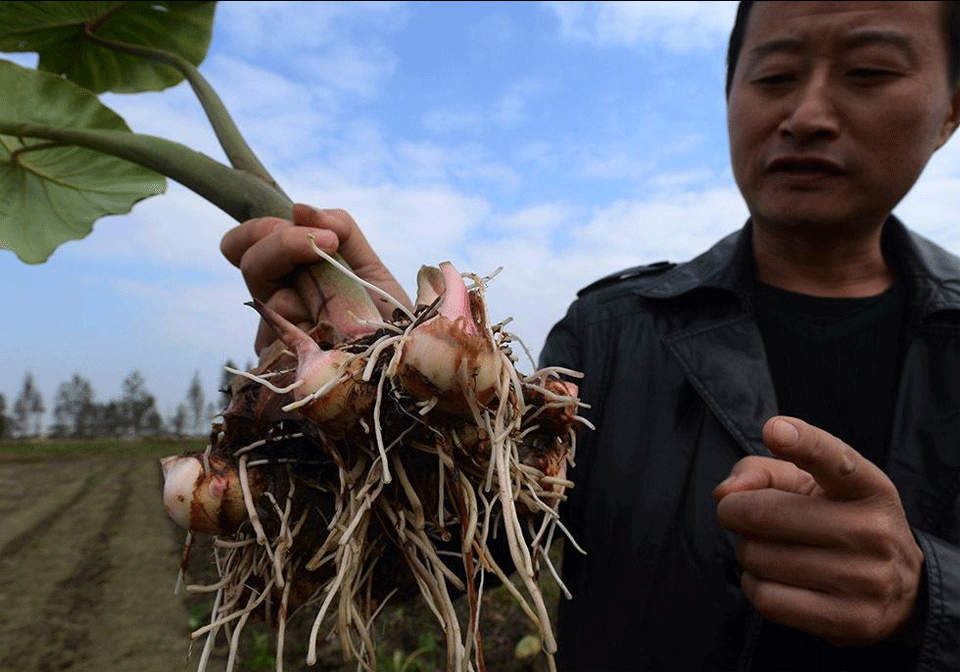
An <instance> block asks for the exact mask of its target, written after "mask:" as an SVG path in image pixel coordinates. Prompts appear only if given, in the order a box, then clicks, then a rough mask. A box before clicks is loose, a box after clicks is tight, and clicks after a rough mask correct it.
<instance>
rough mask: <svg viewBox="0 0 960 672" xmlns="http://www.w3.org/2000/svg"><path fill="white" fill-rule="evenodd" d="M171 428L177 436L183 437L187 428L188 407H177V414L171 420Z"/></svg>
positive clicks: (182, 405)
mask: <svg viewBox="0 0 960 672" xmlns="http://www.w3.org/2000/svg"><path fill="white" fill-rule="evenodd" d="M170 427H171V429H173V433H174V434H176V435H177V436H183V430H184V429H186V427H187V407H186V405H185V404H179V405H178V406H177V412H176V413H175V414H174V415H173V417H172V418H170Z"/></svg>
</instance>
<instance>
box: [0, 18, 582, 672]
mask: <svg viewBox="0 0 960 672" xmlns="http://www.w3.org/2000/svg"><path fill="white" fill-rule="evenodd" d="M213 19H214V3H212V2H163V1H158V2H0V51H7V52H25V51H32V52H37V53H38V54H39V60H38V66H37V68H36V69H31V68H24V67H20V66H18V65H15V64H13V63H11V62H7V61H0V92H2V94H3V95H0V240H5V241H7V243H8V244H9V245H10V246H11V247H12V248H13V250H14V252H15V253H16V254H17V255H18V256H19V257H20V258H21V259H22V260H23V261H25V262H28V263H40V262H43V261H45V260H46V259H47V258H48V257H49V256H50V254H51V253H52V252H53V251H54V250H55V249H56V248H57V246H58V245H60V244H62V243H63V242H64V241H66V240H70V239H76V238H82V237H83V236H85V235H87V234H88V233H89V232H90V231H91V228H92V226H93V223H94V222H95V221H96V220H97V219H98V218H99V217H102V216H104V215H108V214H121V213H125V212H128V211H129V210H130V209H131V208H132V206H133V205H134V204H135V203H137V202H138V201H140V200H142V199H144V198H147V197H148V196H152V195H155V194H158V193H160V192H162V191H163V190H164V187H165V178H171V179H174V180H176V181H178V182H180V183H182V184H183V185H185V186H186V187H188V188H190V189H192V190H193V191H195V192H196V193H198V194H199V195H201V196H202V197H203V198H205V199H207V200H208V201H210V202H212V203H213V204H215V205H217V206H218V207H220V208H221V209H222V210H224V211H225V212H226V213H227V214H229V215H230V216H231V217H233V218H234V219H236V220H237V221H244V220H246V219H249V218H252V217H257V216H264V215H275V216H280V217H286V218H289V217H290V216H291V214H292V202H291V200H290V199H289V198H288V197H287V196H286V195H285V194H284V193H283V191H282V190H281V189H280V188H279V187H278V186H277V184H276V183H275V181H274V180H273V178H272V177H271V176H270V174H269V173H268V172H267V170H266V168H264V166H263V165H262V164H261V163H260V161H259V160H258V159H257V158H256V156H254V154H253V152H252V151H251V149H250V147H249V146H248V144H247V143H246V142H245V141H244V139H243V137H242V136H241V134H240V132H239V131H238V130H237V128H236V126H235V124H234V123H233V121H232V120H231V118H230V115H229V114H228V113H227V110H226V109H225V107H224V105H223V103H222V102H221V100H220V98H219V97H218V95H217V94H216V93H215V92H214V91H213V89H212V88H211V87H210V85H209V84H208V82H207V81H206V80H205V79H204V77H203V76H202V75H201V74H200V72H199V70H198V65H199V64H200V63H201V62H202V60H203V58H204V56H205V54H206V51H207V48H208V46H209V43H210V36H211V28H212V25H213ZM184 80H186V81H187V82H188V83H189V85H190V86H191V87H192V89H193V91H194V92H195V93H196V96H197V98H198V100H199V101H200V104H201V105H202V106H203V109H204V110H205V112H206V114H207V117H208V118H209V120H210V124H211V126H212V128H213V131H214V132H215V134H216V136H217V138H218V139H219V142H220V144H221V146H222V147H223V150H224V152H225V154H226V156H227V158H228V161H229V165H227V164H224V163H221V162H218V161H215V160H213V159H211V158H209V157H207V156H205V155H203V154H200V153H199V152H197V151H195V150H193V149H191V148H189V147H186V146H184V145H183V144H180V143H177V142H175V141H173V140H168V139H164V138H159V137H154V136H149V135H144V134H140V133H135V132H133V131H131V130H130V128H129V127H128V126H127V125H126V123H125V122H124V121H123V119H121V118H120V117H119V116H118V115H117V114H115V113H114V112H112V111H111V110H109V109H108V108H107V107H106V106H104V105H103V104H102V103H101V102H100V100H99V99H98V97H97V96H98V94H100V93H102V92H105V91H113V92H121V93H137V92H141V91H155V90H163V89H165V88H167V87H170V86H173V85H175V84H177V83H179V82H182V81H184ZM315 249H316V251H317V254H318V263H317V265H315V266H312V267H310V268H309V269H305V270H304V271H302V272H301V273H300V278H298V287H299V289H300V291H301V293H302V294H304V295H305V296H304V298H305V300H307V301H308V303H312V304H313V305H312V306H309V307H311V308H312V309H313V313H314V315H315V316H316V318H317V319H316V321H315V327H314V328H313V329H312V330H311V331H310V332H309V333H307V332H303V331H301V330H300V329H298V328H297V327H296V326H295V325H292V324H290V323H288V322H287V321H286V320H285V319H284V318H283V317H282V316H280V315H278V314H276V313H274V312H273V311H272V310H270V309H269V308H268V307H267V306H264V305H262V304H259V303H258V302H255V304H254V307H255V308H256V309H257V310H258V311H259V312H260V314H261V316H262V317H263V319H264V320H265V321H266V322H267V323H268V324H270V326H271V327H272V328H273V329H274V331H275V332H276V334H277V336H278V341H277V342H276V343H275V344H274V347H272V348H270V349H268V351H267V352H266V353H265V354H264V356H263V357H262V362H261V365H260V366H259V367H258V368H257V369H256V370H254V371H252V372H240V371H237V372H235V373H236V374H237V377H236V378H235V379H234V380H233V382H231V391H232V401H231V404H230V407H229V408H228V409H226V410H225V411H224V413H223V417H222V421H221V422H218V423H216V424H215V425H214V426H213V427H212V431H211V442H210V445H208V446H207V448H206V449H205V450H201V451H196V452H193V453H190V454H186V455H180V456H171V457H169V458H165V459H164V460H162V465H163V469H164V473H165V476H166V483H165V487H164V504H165V506H166V507H167V511H168V513H170V515H171V517H173V518H174V519H175V520H176V521H177V522H179V523H180V524H182V525H183V526H184V527H186V528H188V530H189V531H188V536H187V543H186V545H185V546H186V548H185V553H186V552H188V551H189V548H190V546H191V541H192V537H193V535H194V534H208V535H212V536H214V537H216V543H215V544H214V547H215V549H216V560H217V568H218V570H219V572H220V576H221V578H220V580H219V581H218V582H217V583H216V584H215V585H213V586H209V587H205V588H200V590H206V591H209V592H212V593H214V594H215V598H214V607H213V610H212V614H211V616H210V622H209V623H208V624H207V625H205V626H202V627H198V628H197V629H196V630H195V631H194V632H193V634H192V637H193V638H194V639H199V638H204V637H205V639H206V644H205V646H204V648H203V652H202V653H201V655H200V662H199V666H198V667H199V669H201V670H202V669H204V668H205V666H206V662H207V661H208V659H209V656H210V652H211V647H212V646H213V642H214V641H215V639H216V637H217V636H218V633H223V632H229V633H232V634H231V635H230V636H229V644H230V653H229V659H228V669H233V668H234V665H235V662H236V660H235V658H236V655H237V652H238V650H239V649H238V641H239V639H238V638H239V635H240V633H241V631H242V630H243V626H244V624H245V623H246V621H247V619H248V618H249V617H250V616H251V614H252V613H253V612H255V611H258V612H265V614H262V615H264V616H265V617H266V618H267V619H268V621H269V622H271V623H273V624H275V627H276V630H277V634H276V642H277V643H276V655H275V656H274V660H275V661H276V663H277V666H278V668H279V666H280V665H281V664H282V661H283V646H284V645H283V642H284V632H285V627H286V619H287V615H288V614H291V613H293V612H295V611H298V610H305V609H308V608H309V609H312V611H313V614H314V617H313V618H314V621H313V627H312V629H311V634H310V638H309V642H308V643H307V644H308V654H307V662H308V663H311V664H312V663H315V662H316V660H317V644H318V642H319V641H320V640H321V639H322V638H323V636H324V633H326V632H328V631H330V629H331V626H329V625H328V623H327V621H328V620H331V619H333V620H335V621H336V624H335V625H334V626H332V629H333V631H334V632H335V633H336V635H337V637H338V639H339V641H340V643H341V645H342V648H343V651H344V654H345V656H346V657H347V658H351V659H354V660H357V661H359V664H360V666H361V667H362V668H365V669H374V668H375V667H376V664H377V663H376V657H377V645H376V643H375V642H374V641H373V633H374V630H373V628H372V623H373V621H374V619H375V617H376V616H377V614H378V613H379V612H380V610H381V609H382V608H383V605H384V604H385V603H386V602H387V601H388V600H390V599H392V598H394V597H397V598H399V597H406V596H410V595H413V594H417V593H419V594H420V595H421V596H422V598H423V599H424V600H425V601H426V603H427V604H428V606H429V607H430V609H431V611H432V612H433V614H434V615H435V617H436V618H437V619H438V621H439V622H440V623H441V625H442V627H443V633H444V637H445V642H444V644H445V647H444V648H445V651H444V653H445V657H446V668H447V670H448V671H450V672H453V671H459V672H470V671H472V670H474V669H478V670H483V669H484V663H483V651H482V633H480V632H479V625H478V623H479V609H480V605H481V603H482V601H481V591H482V588H483V584H484V576H493V577H496V579H498V580H499V581H501V582H502V583H504V585H505V586H507V587H508V588H510V589H511V590H510V594H511V596H512V597H513V598H514V599H515V600H516V601H517V602H518V604H520V606H521V607H522V610H523V612H524V614H525V615H526V616H527V617H528V618H529V619H530V620H531V621H533V622H534V623H535V624H536V626H537V631H538V633H539V635H540V637H541V638H542V641H543V650H544V651H545V652H546V654H547V656H548V660H549V661H551V662H552V655H551V654H552V653H553V652H554V651H555V650H556V642H555V640H554V637H553V633H552V628H551V626H550V620H549V615H548V613H547V609H546V604H545V601H544V598H543V595H542V593H541V591H540V588H539V584H538V577H539V574H540V572H541V569H542V568H545V569H547V570H549V571H550V572H551V573H552V574H553V575H554V576H555V577H556V572H555V570H554V568H553V566H552V564H551V561H550V558H549V555H548V554H547V553H546V549H548V548H549V547H550V545H551V541H552V539H553V535H554V533H555V531H557V530H560V531H561V533H562V532H564V530H565V528H563V525H562V524H560V522H559V518H558V514H557V504H558V502H559V501H560V500H562V499H563V497H564V490H565V488H567V487H570V486H571V485H572V483H570V481H568V480H567V479H566V464H567V462H568V460H569V459H570V458H571V457H572V454H573V451H574V444H575V440H576V429H577V428H578V427H579V426H580V425H582V424H587V423H586V421H584V420H583V419H582V418H580V417H579V416H578V415H577V410H578V405H579V402H578V400H577V396H576V394H577V388H576V385H574V384H573V383H572V382H571V381H570V378H572V377H577V376H578V375H579V374H577V373H576V372H572V371H566V370H562V369H541V370H539V371H534V372H533V373H530V374H525V373H523V372H521V371H520V370H519V369H518V368H517V366H516V365H517V362H518V361H519V356H518V355H517V354H515V353H514V348H515V345H514V342H515V340H516V339H515V338H514V337H513V336H512V334H510V333H509V332H508V331H506V330H505V329H504V325H505V324H506V322H501V323H499V324H493V323H491V322H490V320H489V318H488V316H487V311H486V305H485V302H484V298H483V293H484V289H485V286H486V282H487V281H488V279H489V278H481V277H478V276H476V275H472V274H465V275H466V278H467V280H468V281H469V286H468V284H467V283H466V282H465V281H464V274H461V273H460V272H458V271H457V270H456V269H455V268H453V266H452V265H451V264H449V263H448V262H444V263H442V264H440V267H439V268H437V267H427V266H425V267H423V268H422V269H421V273H420V275H419V277H418V292H417V304H416V306H414V307H413V308H412V309H411V308H410V307H408V306H404V305H402V304H400V303H398V302H396V301H395V300H394V299H391V300H392V301H394V303H395V307H396V310H395V311H394V313H393V316H392V317H391V318H390V319H384V318H382V317H381V315H380V312H379V311H378V310H377V309H376V308H375V307H374V305H373V302H372V300H371V299H370V297H369V295H368V294H367V290H368V289H370V290H373V289H374V288H372V287H370V286H369V285H365V283H363V281H362V280H360V279H359V278H357V277H356V276H355V275H354V274H353V273H352V271H350V269H349V268H348V267H346V266H345V265H344V264H343V263H342V260H340V259H339V258H337V257H331V256H329V255H327V254H326V253H324V252H322V251H321V250H319V248H316V247H315ZM308 294H309V295H310V296H312V297H313V298H314V300H313V301H311V300H310V298H309V297H308V296H306V295H308ZM334 295H335V296H336V297H337V299H338V300H337V301H336V302H334V301H328V298H329V297H331V296H334ZM385 298H389V297H385ZM531 364H533V362H532V358H531ZM497 530H499V535H498V534H496V531H497ZM498 536H499V539H500V541H499V543H498V544H495V543H493V540H494V538H496V537H498ZM497 546H499V549H498V548H496V547H497ZM451 554H452V556H453V557H455V558H457V562H456V564H458V565H459V567H458V569H457V570H456V571H455V570H454V569H451V568H450V566H449V565H450V563H451V562H453V561H451V560H450V557H451ZM506 563H509V564H506ZM184 564H185V563H184ZM514 572H515V573H516V575H517V577H518V578H519V587H514V586H513V584H512V583H511V581H510V578H509V575H510V574H512V573H514ZM558 581H559V579H558ZM460 594H464V595H466V598H467V600H468V601H469V605H470V613H469V618H468V622H464V623H460V622H459V618H458V616H457V614H456V611H455V609H454V606H453V599H454V598H455V597H456V596H457V595H460ZM328 615H329V616H330V619H327V618H326V616H328ZM421 653H424V652H420V651H418V652H415V653H414V654H412V655H411V656H410V657H408V658H407V659H406V660H399V661H397V662H399V663H400V665H401V667H403V668H405V669H407V670H411V669H413V668H414V666H415V665H416V664H417V663H418V662H419V661H418V657H419V656H420V655H421ZM474 664H475V665H476V667H474Z"/></svg>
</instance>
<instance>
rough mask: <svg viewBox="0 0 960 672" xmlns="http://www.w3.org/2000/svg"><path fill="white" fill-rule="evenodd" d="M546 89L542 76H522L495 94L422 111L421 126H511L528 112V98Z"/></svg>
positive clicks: (472, 129) (468, 129) (470, 129)
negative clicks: (490, 96) (470, 102)
mask: <svg viewBox="0 0 960 672" xmlns="http://www.w3.org/2000/svg"><path fill="white" fill-rule="evenodd" d="M545 89H546V86H545V84H544V82H543V81H542V80H541V79H536V78H532V79H523V80H520V81H517V82H514V83H512V84H511V85H510V86H508V87H506V89H505V90H504V91H503V93H501V94H500V95H499V96H497V97H496V98H493V99H491V100H489V101H485V102H482V103H477V104H473V105H469V104H458V105H453V106H450V105H447V106H440V107H435V108H432V109H429V110H427V111H426V112H424V114H423V118H422V123H423V126H424V128H426V129H427V130H428V131H431V132H433V133H455V132H464V133H470V134H478V133H480V132H481V131H484V130H487V129H488V128H489V127H491V126H492V127H494V128H500V129H512V128H516V127H518V126H520V125H521V124H522V123H523V122H524V121H526V120H527V118H528V116H529V109H530V106H531V101H532V100H533V99H535V98H536V97H537V96H539V95H541V94H542V93H543V92H544V91H545Z"/></svg>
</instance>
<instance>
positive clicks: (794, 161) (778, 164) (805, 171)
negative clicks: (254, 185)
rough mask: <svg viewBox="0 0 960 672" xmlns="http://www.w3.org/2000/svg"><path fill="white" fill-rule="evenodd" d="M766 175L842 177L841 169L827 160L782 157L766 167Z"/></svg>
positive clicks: (842, 171)
mask: <svg viewBox="0 0 960 672" xmlns="http://www.w3.org/2000/svg"><path fill="white" fill-rule="evenodd" d="M767 172H768V173H786V174H790V175H843V174H844V173H845V172H846V171H845V170H844V169H843V167H842V166H841V165H840V164H838V163H836V162H834V161H831V160H829V159H822V158H819V157H805V156H783V157H780V158H778V159H774V160H773V161H771V162H770V165H769V166H767Z"/></svg>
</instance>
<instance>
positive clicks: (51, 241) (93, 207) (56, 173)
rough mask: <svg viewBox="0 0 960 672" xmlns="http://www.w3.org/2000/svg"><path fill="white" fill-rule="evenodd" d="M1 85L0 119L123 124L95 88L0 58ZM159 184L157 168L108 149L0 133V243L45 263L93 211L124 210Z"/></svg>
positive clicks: (117, 127)
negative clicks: (100, 98)
mask: <svg viewBox="0 0 960 672" xmlns="http://www.w3.org/2000/svg"><path fill="white" fill-rule="evenodd" d="M0 91H3V92H4V95H2V96H0V123H3V122H8V121H22V122H30V123H35V124H39V125H44V126H50V127H60V128H63V127H65V128H76V129H97V130H99V129H106V130H111V131H121V132H124V131H125V132H129V131H130V129H129V127H128V126H127V124H126V123H125V122H124V121H123V119H122V118H121V117H120V116H119V115H118V114H116V113H115V112H113V111H112V110H110V109H109V108H107V107H106V106H105V105H103V104H101V103H100V101H99V100H97V97H96V96H95V95H93V94H92V93H90V92H89V91H87V90H85V89H82V88H80V87H79V86H77V85H75V84H73V83H71V82H68V81H66V80H64V79H62V78H61V77H58V76H56V75H51V74H48V73H43V72H37V71H36V70H31V69H29V68H22V67H20V66H18V65H16V64H14V63H10V62H9V61H2V60H0ZM51 145H53V146H51ZM165 189H166V180H165V179H164V178H163V177H161V176H160V175H157V174H156V173H154V172H153V171H150V170H147V169H146V168H142V167H140V166H138V165H136V164H133V163H130V162H128V161H124V160H122V159H118V158H115V157H113V156H109V155H107V154H102V153H100V152H96V151H92V150H89V149H84V148H81V147H75V146H72V145H71V146H58V145H56V144H55V143H49V142H47V141H45V140H38V139H33V138H17V137H13V136H10V135H0V248H7V249H12V250H13V251H14V252H15V253H16V254H17V256H18V257H20V259H22V260H23V261H25V262H27V263H30V264H36V263H41V262H44V261H46V260H47V259H48V258H49V256H50V255H51V254H52V253H53V251H54V250H55V249H56V248H57V247H58V246H59V245H61V244H62V243H64V242H66V241H68V240H77V239H80V238H83V237H85V236H86V235H87V234H89V233H90V231H91V230H92V229H93V223H94V222H95V221H96V220H97V219H99V218H100V217H103V216H104V215H116V214H122V213H127V212H130V209H131V208H132V207H133V205H134V204H135V203H137V202H138V201H141V200H143V199H144V198H147V197H149V196H153V195H156V194H160V193H163V191H165Z"/></svg>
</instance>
